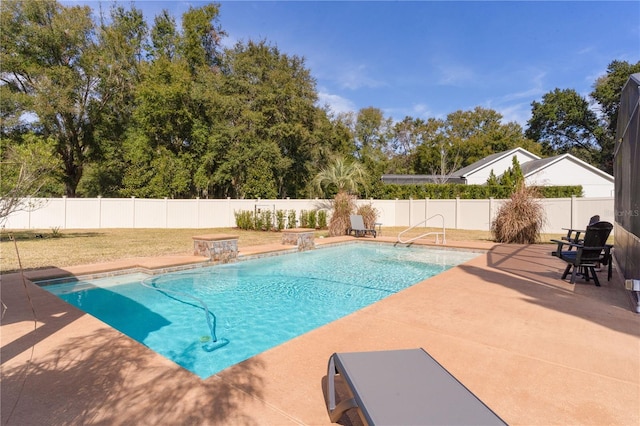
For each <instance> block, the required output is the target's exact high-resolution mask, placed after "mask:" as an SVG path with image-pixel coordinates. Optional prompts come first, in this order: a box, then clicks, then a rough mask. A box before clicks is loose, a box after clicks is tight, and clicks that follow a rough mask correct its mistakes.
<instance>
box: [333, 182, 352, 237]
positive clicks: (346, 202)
mask: <svg viewBox="0 0 640 426" xmlns="http://www.w3.org/2000/svg"><path fill="white" fill-rule="evenodd" d="M355 209H356V203H355V197H354V196H353V195H350V194H348V193H347V192H345V191H340V192H338V193H337V194H336V196H335V198H334V199H333V213H332V214H331V219H330V220H329V236H330V237H337V236H339V235H345V234H346V233H347V231H348V230H349V227H350V226H351V221H350V220H349V216H350V215H351V214H352V212H353V211H354V210H355Z"/></svg>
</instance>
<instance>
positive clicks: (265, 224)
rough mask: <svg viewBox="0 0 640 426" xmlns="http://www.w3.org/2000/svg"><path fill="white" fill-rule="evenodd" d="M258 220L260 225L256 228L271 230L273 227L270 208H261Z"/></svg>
mask: <svg viewBox="0 0 640 426" xmlns="http://www.w3.org/2000/svg"><path fill="white" fill-rule="evenodd" d="M260 219H261V220H260V221H261V223H262V226H261V227H260V228H257V229H258V230H263V231H271V230H272V229H273V219H274V217H273V212H272V211H271V210H263V211H262V212H260Z"/></svg>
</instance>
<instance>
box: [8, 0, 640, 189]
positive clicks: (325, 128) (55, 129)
mask: <svg viewBox="0 0 640 426" xmlns="http://www.w3.org/2000/svg"><path fill="white" fill-rule="evenodd" d="M220 7H221V6H219V5H217V4H213V3H212V4H206V5H204V6H201V7H198V8H193V7H191V8H189V10H188V11H186V12H185V13H184V14H183V15H182V17H181V19H176V17H174V16H172V15H171V14H170V13H169V12H168V11H167V10H164V11H162V12H160V13H159V14H158V15H157V16H155V17H153V19H151V20H147V19H148V17H144V16H143V14H142V12H141V11H140V10H139V9H136V8H135V7H134V6H131V7H129V8H125V7H123V6H121V5H117V4H115V5H113V6H112V7H111V8H110V9H109V10H108V11H106V12H101V16H99V17H98V18H97V19H95V18H93V15H92V11H91V9H90V8H89V7H86V6H64V5H61V4H60V3H58V2H57V1H55V0H6V1H3V2H2V3H0V26H1V27H2V31H1V32H0V139H1V140H0V142H1V146H2V148H3V149H2V152H1V153H0V154H1V155H2V161H4V163H3V164H9V163H11V162H13V163H15V161H14V159H15V158H16V155H17V153H20V152H22V153H23V154H25V153H28V152H33V151H30V150H29V149H31V148H33V147H34V146H35V145H33V143H35V142H36V141H37V143H38V149H39V150H43V149H44V150H46V151H47V152H48V154H49V155H48V156H46V158H47V161H46V164H48V166H47V167H46V168H42V169H36V170H37V171H38V173H40V174H42V173H44V174H46V182H47V183H46V185H42V186H39V187H38V188H37V189H38V193H39V194H40V195H44V196H60V195H66V196H69V197H75V196H98V195H102V196H107V197H108V196H112V197H130V196H136V197H154V198H162V197H172V198H194V197H214V198H221V197H234V198H235V197H237V198H280V197H292V198H301V197H308V196H311V195H312V194H315V193H317V192H316V191H317V190H318V189H319V188H318V182H320V181H323V178H322V176H325V177H326V178H327V179H329V178H331V176H329V175H328V173H329V172H330V171H331V170H334V171H337V170H336V167H337V162H336V160H335V159H336V158H339V159H341V160H340V161H342V166H343V167H342V171H343V172H345V171H346V169H347V168H348V167H356V166H355V165H357V167H358V176H357V180H358V182H359V184H358V185H357V189H354V188H353V187H351V186H349V188H348V189H349V190H350V191H355V192H358V193H359V195H364V196H366V195H367V193H368V192H367V191H374V190H375V188H376V187H379V186H380V185H382V183H381V180H380V178H381V176H382V174H385V173H402V174H414V173H421V174H434V175H438V176H441V177H442V181H443V182H445V181H446V177H447V176H448V175H450V174H451V172H453V171H455V170H456V169H458V168H460V167H464V166H465V165H468V164H470V163H472V162H474V161H477V160H479V159H481V158H483V157H485V156H486V155H489V154H492V153H494V152H499V151H504V150H508V149H511V148H514V147H517V146H521V147H523V148H525V149H527V150H529V151H531V152H534V153H536V154H547V155H552V154H556V153H562V152H571V153H573V154H575V155H576V156H578V157H580V158H582V159H584V160H585V161H588V162H590V163H591V164H594V165H596V166H598V167H600V168H602V169H603V170H605V171H610V167H611V160H612V151H613V144H614V132H615V121H616V118H617V107H618V100H619V96H620V91H621V89H622V85H623V84H624V83H625V82H626V79H627V78H628V76H629V74H631V73H632V72H639V71H640V62H639V63H636V64H629V63H627V62H623V61H613V62H611V64H610V65H609V67H608V69H607V71H606V74H605V75H603V76H601V77H600V78H598V80H597V81H596V82H595V84H594V90H593V92H592V93H591V94H590V98H585V97H583V96H581V95H580V94H578V93H577V92H576V91H575V90H573V89H555V90H553V91H551V92H549V93H547V94H545V95H544V96H543V97H542V99H541V100H540V101H535V102H533V104H532V117H531V119H530V120H529V122H528V127H527V129H526V131H525V130H523V129H522V127H521V126H520V125H519V124H517V123H515V122H505V120H504V117H502V115H501V114H500V113H498V112H497V111H494V110H492V109H488V108H483V107H476V108H474V109H473V110H469V111H462V110H459V111H455V112H452V113H450V114H448V115H447V116H446V117H444V118H417V117H405V118H404V119H403V120H402V121H398V122H394V121H393V119H392V118H390V117H388V116H386V115H385V113H384V111H383V110H382V109H380V108H377V107H374V106H370V107H366V108H362V109H361V110H359V111H353V112H351V113H346V114H337V115H336V114H333V113H331V111H330V110H329V109H328V108H326V107H323V106H320V105H319V104H318V98H319V96H318V91H317V88H316V81H315V79H314V78H313V74H312V72H311V70H310V69H309V68H308V67H307V64H306V61H305V59H304V58H303V57H300V56H296V55H289V54H287V53H285V52H282V51H281V50H280V49H279V48H278V47H277V46H274V45H272V44H270V43H269V42H268V41H267V40H260V41H255V40H248V41H243V42H239V43H237V44H236V45H235V46H233V47H232V48H228V49H224V48H223V47H222V44H221V41H222V39H223V38H224V37H226V35H227V34H226V31H225V30H224V28H223V25H222V24H221V22H220V20H219V16H220ZM177 22H180V26H178V24H177ZM29 147H30V148H29ZM25 155H26V154H25ZM43 158H45V157H43ZM13 163H12V164H13ZM5 169H6V167H5V166H3V172H4V170H5ZM7 176H10V174H7ZM337 176H338V175H336V176H333V178H335V179H337ZM354 176H355V175H354ZM352 177H353V176H352ZM329 180H330V179H329ZM329 180H324V181H323V182H324V183H327V182H329ZM6 182H9V181H8V180H7V181H6ZM6 182H5V183H6ZM337 182H338V181H337V180H336V182H334V186H331V184H329V185H320V189H322V190H323V191H328V192H325V194H330V193H335V192H336V191H338V190H339V189H340V186H339V185H337V186H336V185H335V184H336V183H337ZM3 185H4V184H3ZM5 190H7V185H4V186H3V193H4V192H5ZM28 192H29V191H28Z"/></svg>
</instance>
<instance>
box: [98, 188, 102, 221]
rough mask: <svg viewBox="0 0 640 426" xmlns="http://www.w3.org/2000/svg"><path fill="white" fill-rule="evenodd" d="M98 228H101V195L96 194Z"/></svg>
mask: <svg viewBox="0 0 640 426" xmlns="http://www.w3.org/2000/svg"><path fill="white" fill-rule="evenodd" d="M98 229H102V195H98Z"/></svg>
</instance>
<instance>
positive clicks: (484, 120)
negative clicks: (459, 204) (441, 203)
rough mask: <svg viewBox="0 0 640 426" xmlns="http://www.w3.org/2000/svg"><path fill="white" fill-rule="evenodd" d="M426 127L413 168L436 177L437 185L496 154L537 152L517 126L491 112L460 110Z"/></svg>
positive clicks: (484, 109)
mask: <svg viewBox="0 0 640 426" xmlns="http://www.w3.org/2000/svg"><path fill="white" fill-rule="evenodd" d="M426 124H427V125H426V126H425V127H424V133H423V136H422V144H421V145H420V146H418V148H417V150H416V158H415V166H414V167H415V171H416V172H417V173H428V174H433V175H436V176H439V177H438V178H437V179H439V180H440V182H446V181H447V180H448V178H449V176H450V175H451V174H452V173H453V172H454V171H456V170H458V169H459V168H460V167H464V166H467V165H469V164H471V163H473V162H475V161H478V160H480V159H482V158H484V157H486V156H487V155H490V154H494V153H496V152H502V151H507V150H509V149H513V148H516V147H523V148H525V149H528V150H530V151H532V152H534V153H536V152H540V147H539V146H538V145H537V144H536V143H534V142H533V141H531V140H528V139H527V138H525V137H524V135H523V132H522V128H521V127H520V125H518V124H517V123H513V122H510V123H506V124H503V123H502V115H501V114H500V113H498V112H496V111H494V110H491V109H486V108H481V107H476V108H475V109H473V110H471V111H461V110H459V111H455V112H453V113H451V114H449V115H447V117H446V119H445V120H436V119H429V120H428V121H427V123H426Z"/></svg>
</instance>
